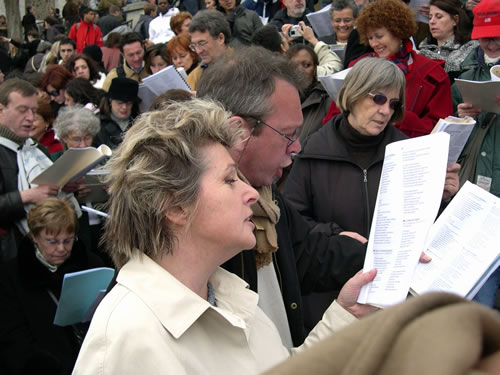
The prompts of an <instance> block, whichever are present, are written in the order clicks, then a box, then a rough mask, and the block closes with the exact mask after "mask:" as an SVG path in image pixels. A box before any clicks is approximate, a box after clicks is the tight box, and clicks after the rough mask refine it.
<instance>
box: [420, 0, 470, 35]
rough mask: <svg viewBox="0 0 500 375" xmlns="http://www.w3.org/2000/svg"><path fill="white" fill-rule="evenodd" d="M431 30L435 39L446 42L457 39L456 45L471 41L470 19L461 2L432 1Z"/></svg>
mask: <svg viewBox="0 0 500 375" xmlns="http://www.w3.org/2000/svg"><path fill="white" fill-rule="evenodd" d="M429 6H430V10H429V30H430V34H431V36H432V38H433V39H436V40H437V41H439V42H445V41H447V40H448V39H450V38H452V37H455V43H460V44H464V43H467V42H468V41H469V40H470V29H471V24H470V19H469V17H468V16H467V13H465V11H464V10H463V9H462V6H461V2H460V1H459V0H431V1H430V2H429Z"/></svg>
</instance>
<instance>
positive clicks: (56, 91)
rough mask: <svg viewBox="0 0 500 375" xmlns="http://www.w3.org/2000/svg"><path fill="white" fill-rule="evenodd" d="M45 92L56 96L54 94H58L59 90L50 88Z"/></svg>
mask: <svg viewBox="0 0 500 375" xmlns="http://www.w3.org/2000/svg"><path fill="white" fill-rule="evenodd" d="M47 94H49V95H50V96H54V97H56V96H59V94H60V93H59V90H57V89H56V90H52V91H47Z"/></svg>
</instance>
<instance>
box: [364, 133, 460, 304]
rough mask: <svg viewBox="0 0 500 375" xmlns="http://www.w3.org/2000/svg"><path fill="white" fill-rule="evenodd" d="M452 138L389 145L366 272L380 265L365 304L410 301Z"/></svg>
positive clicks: (432, 137) (442, 135)
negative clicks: (414, 277) (415, 274)
mask: <svg viewBox="0 0 500 375" xmlns="http://www.w3.org/2000/svg"><path fill="white" fill-rule="evenodd" d="M449 142H450V136H449V134H447V133H437V134H432V135H427V136H423V137H418V138H412V139H407V140H404V141H399V142H394V143H392V144H390V145H388V146H387V147H386V151H385V158H384V166H383V168H382V176H381V179H380V185H379V191H378V195H377V202H376V205H375V212H374V215H373V216H374V217H373V222H372V227H371V231H370V236H369V240H368V248H367V251H366V258H365V265H364V271H365V272H367V271H369V270H371V269H372V268H376V269H377V276H376V277H375V279H374V280H373V282H371V283H369V284H368V285H365V286H364V287H363V288H362V289H361V293H360V296H359V298H358V302H359V303H367V304H372V305H376V306H389V305H393V304H396V303H399V302H401V301H404V299H405V298H406V296H407V294H408V290H409V288H410V283H411V281H412V278H413V273H414V270H415V267H416V265H417V263H418V259H419V257H420V254H421V252H422V251H423V249H424V248H425V247H424V245H425V239H426V237H427V232H428V230H429V228H430V227H431V225H432V223H433V221H434V219H435V218H436V215H437V213H438V209H439V206H440V202H441V197H442V195H443V187H444V181H445V177H446V163H447V160H448V145H449Z"/></svg>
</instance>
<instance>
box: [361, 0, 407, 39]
mask: <svg viewBox="0 0 500 375" xmlns="http://www.w3.org/2000/svg"><path fill="white" fill-rule="evenodd" d="M356 25H357V27H358V31H359V39H360V41H361V43H363V44H365V45H368V44H369V43H368V38H367V34H368V32H369V31H370V30H373V29H378V28H381V27H385V28H386V29H387V30H388V31H389V32H390V33H391V34H392V35H393V36H394V37H396V38H398V39H401V40H405V39H409V38H410V36H412V35H413V34H415V33H416V31H417V23H416V22H415V15H414V13H413V11H412V10H411V9H410V8H409V7H408V6H407V5H406V4H404V3H403V2H402V1H400V0H377V1H376V2H373V3H370V4H368V5H367V6H366V7H365V8H364V9H363V10H362V11H361V13H360V14H359V17H358V19H357V20H356Z"/></svg>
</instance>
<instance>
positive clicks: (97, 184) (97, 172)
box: [78, 169, 108, 203]
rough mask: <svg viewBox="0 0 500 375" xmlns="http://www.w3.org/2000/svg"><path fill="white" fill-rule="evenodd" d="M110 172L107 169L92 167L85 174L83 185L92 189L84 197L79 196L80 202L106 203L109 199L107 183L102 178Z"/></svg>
mask: <svg viewBox="0 0 500 375" xmlns="http://www.w3.org/2000/svg"><path fill="white" fill-rule="evenodd" d="M107 174H108V171H107V170H106V169H92V170H91V171H89V172H88V173H87V175H86V176H85V181H84V182H83V184H82V185H83V186H84V187H85V188H88V189H90V193H89V194H87V195H86V196H84V197H80V196H79V197H78V202H80V203H88V202H90V203H104V202H106V201H107V200H108V192H107V188H106V184H104V182H102V178H103V177H104V176H105V175H107Z"/></svg>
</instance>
